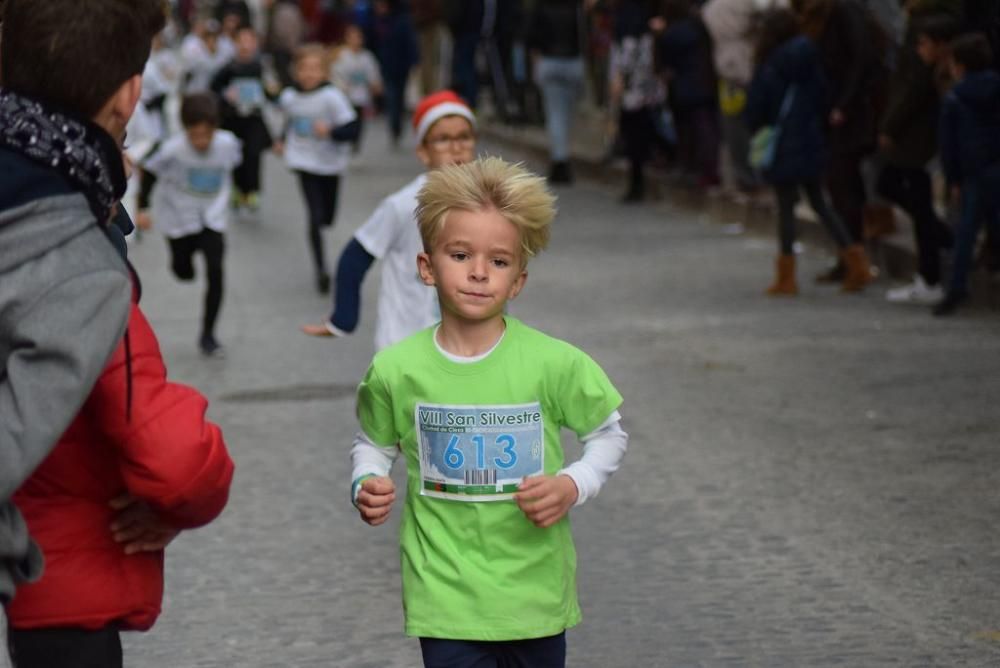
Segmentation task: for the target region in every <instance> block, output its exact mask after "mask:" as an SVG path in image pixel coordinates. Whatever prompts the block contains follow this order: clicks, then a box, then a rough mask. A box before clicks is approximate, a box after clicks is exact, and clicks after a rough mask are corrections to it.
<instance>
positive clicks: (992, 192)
mask: <svg viewBox="0 0 1000 668" xmlns="http://www.w3.org/2000/svg"><path fill="white" fill-rule="evenodd" d="M984 220H985V221H986V224H987V226H988V230H989V232H990V234H989V236H988V239H990V240H992V241H993V243H997V240H998V239H1000V164H996V165H993V166H990V167H987V168H986V169H984V170H983V172H982V174H981V176H980V177H979V178H978V179H975V180H974V181H968V182H966V183H963V184H962V215H961V218H959V221H958V228H957V229H956V230H955V250H954V255H953V259H952V268H951V278H950V280H949V281H948V293H949V294H951V295H955V296H965V295H966V294H968V291H969V272H970V271H972V261H973V257H972V256H973V253H974V251H975V249H976V240H977V239H978V237H979V230H980V228H981V227H982V225H983V221H984Z"/></svg>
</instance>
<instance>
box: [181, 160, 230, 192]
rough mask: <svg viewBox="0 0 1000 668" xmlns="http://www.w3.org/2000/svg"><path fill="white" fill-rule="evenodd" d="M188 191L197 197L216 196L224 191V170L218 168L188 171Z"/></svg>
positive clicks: (198, 168) (195, 168) (197, 168)
mask: <svg viewBox="0 0 1000 668" xmlns="http://www.w3.org/2000/svg"><path fill="white" fill-rule="evenodd" d="M187 189H188V192H191V193H193V194H195V195H200V196H208V195H215V194H216V193H218V192H219V191H220V190H222V170H221V169H220V168H218V167H191V168H190V169H188V170H187Z"/></svg>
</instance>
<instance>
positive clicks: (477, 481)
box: [465, 469, 497, 485]
mask: <svg viewBox="0 0 1000 668" xmlns="http://www.w3.org/2000/svg"><path fill="white" fill-rule="evenodd" d="M465 484H466V485H495V484H497V470H496V469H471V470H467V471H466V472H465Z"/></svg>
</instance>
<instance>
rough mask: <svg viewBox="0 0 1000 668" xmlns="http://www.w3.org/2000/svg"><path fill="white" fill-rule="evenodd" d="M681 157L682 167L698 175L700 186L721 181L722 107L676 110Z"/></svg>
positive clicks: (679, 156)
mask: <svg viewBox="0 0 1000 668" xmlns="http://www.w3.org/2000/svg"><path fill="white" fill-rule="evenodd" d="M674 119H675V121H676V123H677V157H678V160H679V161H680V164H681V168H682V169H684V171H686V172H687V173H688V174H694V175H697V176H698V181H699V185H702V186H708V185H715V184H717V183H718V182H719V142H720V128H719V110H718V107H717V106H715V105H712V106H704V107H698V108H695V109H683V110H681V109H678V110H675V111H674Z"/></svg>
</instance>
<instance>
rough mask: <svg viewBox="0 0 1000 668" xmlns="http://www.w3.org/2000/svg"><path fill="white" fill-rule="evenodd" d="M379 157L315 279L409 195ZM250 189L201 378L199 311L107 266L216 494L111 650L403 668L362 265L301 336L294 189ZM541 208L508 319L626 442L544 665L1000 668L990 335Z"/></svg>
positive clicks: (409, 658)
mask: <svg viewBox="0 0 1000 668" xmlns="http://www.w3.org/2000/svg"><path fill="white" fill-rule="evenodd" d="M384 135H385V132H384V129H383V128H382V127H381V126H374V127H371V128H370V129H369V134H368V136H367V137H366V149H365V152H364V154H363V155H362V156H361V158H360V159H359V161H358V162H357V164H356V165H355V166H354V167H353V168H352V170H351V171H350V172H349V173H348V174H347V175H346V177H345V179H344V181H343V182H342V185H341V193H342V199H341V202H340V208H339V213H338V216H337V223H336V225H335V226H334V228H333V229H332V230H331V233H330V234H328V238H327V248H328V250H329V253H330V256H331V258H332V260H334V261H335V259H336V257H337V255H339V251H340V249H341V248H342V247H343V245H344V243H345V242H346V241H347V240H348V239H349V238H350V235H351V233H352V232H353V230H354V229H355V228H356V227H357V226H358V225H360V224H361V223H362V222H363V221H364V220H365V218H366V217H367V215H368V213H369V212H371V211H372V210H373V208H374V206H375V205H376V203H377V202H378V201H379V200H380V199H381V198H382V197H383V196H385V195H386V194H388V193H389V192H391V191H393V190H395V189H397V188H399V187H400V186H402V185H403V184H405V183H406V182H407V181H409V180H410V179H411V178H412V176H413V175H415V174H416V173H417V172H418V170H419V163H418V162H417V160H416V158H415V157H414V156H413V154H412V150H411V149H409V148H401V149H399V150H398V151H396V152H393V151H391V150H390V149H389V148H388V147H387V143H386V139H385V137H384ZM485 150H486V151H488V152H490V153H493V154H500V155H503V156H504V157H508V158H515V159H520V158H521V157H523V156H520V155H519V154H518V153H517V151H516V150H513V149H511V148H509V147H504V146H502V145H499V144H490V145H487V146H486V147H485ZM529 164H530V165H531V166H533V167H534V168H536V169H538V170H543V169H544V165H542V164H540V163H534V162H530V161H529ZM266 168H267V170H266V172H267V173H266V186H265V196H264V206H263V209H262V211H261V213H260V216H259V218H258V219H242V220H238V221H237V220H234V221H233V222H232V224H231V226H230V230H229V232H228V233H227V263H228V265H227V271H228V275H227V286H226V290H227V292H226V298H225V303H224V306H223V312H222V316H221V324H220V330H219V334H220V340H221V341H222V343H223V344H224V345H225V346H226V349H227V356H226V358H225V359H224V360H216V359H209V360H205V359H203V358H201V357H200V356H199V354H198V349H197V346H196V337H197V333H198V332H197V329H198V327H197V321H198V317H199V308H200V298H201V284H200V283H199V285H198V287H195V286H191V285H183V284H179V283H176V282H175V281H174V280H173V278H172V277H171V276H170V275H169V272H168V268H167V261H166V244H165V243H164V241H163V240H162V239H161V238H158V237H157V236H156V235H154V234H148V233H147V234H146V235H145V236H144V238H143V239H141V240H140V241H138V242H136V243H133V244H132V245H131V247H130V254H131V257H132V259H133V261H134V263H135V264H136V266H137V267H138V270H139V272H140V274H141V276H142V278H143V285H144V293H143V305H144V309H145V311H146V312H147V314H148V315H149V317H150V319H151V321H152V323H153V326H154V327H155V329H156V331H157V333H158V335H159V337H160V341H161V345H162V348H163V351H164V355H165V357H166V359H167V362H168V367H169V370H170V373H171V375H172V377H173V378H174V379H175V380H178V381H181V382H185V383H188V384H192V385H195V386H197V387H198V388H200V389H201V390H202V391H203V392H205V393H206V394H207V395H208V396H209V398H210V399H211V401H212V404H211V408H210V415H211V417H212V418H213V419H214V420H215V421H217V422H218V423H219V424H220V425H221V426H222V427H223V429H224V432H225V435H226V440H227V442H228V444H229V447H230V450H231V453H232V455H233V458H234V459H235V461H236V465H237V472H236V479H235V482H234V487H233V493H232V496H231V499H230V503H229V507H228V508H227V510H226V511H225V513H224V514H223V516H222V517H221V518H220V519H219V520H218V521H217V522H216V523H214V524H212V525H210V526H209V527H207V528H205V529H201V530H198V531H194V532H191V533H190V534H186V535H182V536H181V538H179V539H178V540H177V541H176V542H175V543H174V544H173V545H172V546H171V547H170V548H169V550H168V555H167V596H166V600H165V606H164V613H163V615H162V617H161V618H160V620H159V621H158V622H157V624H156V626H155V627H154V628H153V630H152V631H150V632H149V633H146V634H126V636H125V643H126V646H125V652H126V664H127V665H133V666H142V667H143V668H186V667H195V666H240V667H248V668H249V667H258V666H259V667H264V666H344V667H348V668H361V667H371V668H409V667H413V666H419V665H420V654H419V647H418V643H417V641H416V640H415V639H410V638H406V637H404V635H403V632H402V625H403V615H402V607H401V603H400V582H399V558H398V547H397V540H396V531H397V528H398V524H397V521H398V515H399V513H398V509H397V510H396V511H394V514H393V519H392V520H391V521H390V522H389V523H388V524H387V525H385V526H382V527H379V528H371V527H369V526H367V525H365V524H363V523H362V522H361V521H360V520H359V519H358V518H357V515H356V512H355V511H354V509H353V508H352V506H351V505H350V503H349V501H348V492H349V487H350V462H349V456H348V455H349V449H350V446H351V440H352V437H353V434H354V432H355V430H356V428H357V425H356V420H355V417H354V388H355V386H356V384H357V382H358V380H359V379H360V377H361V375H362V373H363V372H364V370H365V368H366V367H367V364H368V361H369V360H370V357H371V354H372V351H373V345H372V325H373V316H374V312H375V309H374V306H375V297H376V294H377V277H378V274H377V269H378V265H376V266H375V268H374V269H373V271H372V273H371V274H370V278H369V280H368V282H367V283H366V285H365V289H364V301H363V307H362V326H361V327H360V328H359V331H358V332H357V333H356V334H355V335H354V336H353V337H350V338H348V339H343V340H317V339H310V338H307V337H306V336H304V335H302V334H301V333H299V331H298V327H299V326H300V325H301V324H304V323H306V322H314V321H319V320H321V319H322V318H323V317H325V316H326V315H327V314H328V312H329V300H328V299H327V298H326V297H324V296H321V295H318V294H317V293H316V291H315V289H314V286H313V276H312V273H311V269H310V266H309V263H308V256H307V251H306V242H305V225H304V223H303V216H304V214H303V209H302V205H301V201H300V196H299V192H298V189H297V187H296V184H295V183H294V182H293V179H292V177H291V176H290V175H289V173H288V172H287V171H286V170H285V168H284V167H283V165H282V164H280V162H279V161H277V160H275V159H274V158H273V157H269V159H268V160H267V164H266ZM557 193H558V195H559V197H560V200H559V207H560V214H559V217H558V219H557V221H556V223H555V227H554V230H553V240H552V244H551V248H550V250H549V251H547V252H545V253H543V254H541V255H540V256H539V257H538V258H537V259H536V260H534V261H533V263H532V264H531V265H529V273H530V278H529V280H528V284H527V287H526V289H525V291H524V293H523V294H522V296H521V297H519V298H518V300H517V301H516V302H515V303H514V304H513V306H512V309H511V312H512V313H513V314H514V315H516V316H517V317H519V318H521V319H523V320H525V321H526V322H527V323H529V324H531V325H533V326H535V327H537V328H539V329H542V330H543V331H547V332H549V333H551V334H553V335H555V336H557V337H559V338H563V339H566V340H568V341H570V342H572V343H574V344H575V345H577V346H579V347H581V348H583V349H584V350H586V351H587V352H588V353H590V354H591V355H592V356H593V357H594V358H595V359H597V360H598V362H600V363H601V365H602V366H603V367H604V368H605V370H606V371H607V372H608V374H609V376H610V377H611V379H612V380H613V381H614V382H615V384H616V385H617V387H618V388H619V390H620V391H621V393H622V394H623V396H624V397H625V403H624V405H623V408H622V414H623V416H624V420H623V423H622V424H623V427H624V428H625V430H626V431H628V432H629V433H630V435H631V442H630V450H629V454H628V456H627V457H626V461H625V465H624V467H623V468H622V470H621V471H619V472H618V473H617V474H616V476H615V477H614V478H613V479H612V480H611V482H610V483H609V484H608V487H607V488H606V489H605V491H604V492H603V493H602V494H601V496H600V497H599V498H597V499H596V500H594V501H592V502H590V503H588V504H587V505H586V506H584V507H583V508H581V509H579V510H578V511H574V513H573V525H574V531H575V535H576V539H577V548H578V554H579V590H580V601H581V605H582V607H583V612H584V621H583V623H582V624H581V625H580V626H579V627H577V628H575V629H573V630H571V631H570V632H569V634H568V641H569V662H568V663H569V665H570V666H573V667H574V668H618V667H630V666H643V667H645V666H665V667H671V668H681V667H683V668H694V667H696V666H702V667H706V668H714V667H723V666H734V667H735V666H762V667H765V666H766V667H769V668H770V667H784V666H788V667H805V666H856V667H873V666H942V667H949V666H996V665H1000V539H998V538H997V523H998V519H997V518H998V517H1000V498H998V495H997V489H998V487H1000V448H998V445H1000V417H998V415H1000V409H998V406H997V398H998V396H1000V394H998V388H1000V313H998V311H997V310H995V309H994V310H990V309H989V308H988V307H986V306H980V307H978V308H976V309H971V310H969V311H968V312H967V313H963V314H962V315H961V316H959V317H956V318H953V319H949V320H947V321H941V320H936V319H933V318H931V316H930V314H929V312H928V311H927V310H926V309H923V308H905V307H891V305H889V304H887V303H886V302H885V301H884V299H883V298H882V293H883V292H884V290H885V288H886V287H887V284H885V283H879V284H877V285H875V286H872V288H870V289H869V290H868V291H867V293H866V294H864V295H861V296H845V295H841V294H839V293H838V292H837V290H836V289H835V288H826V287H820V286H815V285H812V283H811V282H810V281H809V277H810V276H811V275H812V274H813V273H815V272H816V271H819V270H820V269H822V268H823V267H824V266H825V265H826V263H827V262H828V257H827V255H826V252H825V251H824V250H823V249H821V248H816V247H814V246H811V245H807V247H806V249H805V252H804V253H803V255H802V256H801V258H800V269H799V271H800V280H801V282H802V288H803V289H802V295H801V296H800V297H799V298H797V299H791V300H769V299H767V298H765V297H764V296H763V289H764V288H765V287H766V285H767V283H768V281H769V279H770V278H771V269H772V260H773V253H774V242H773V241H772V240H771V238H770V237H766V238H763V237H758V236H753V235H747V234H734V233H732V230H730V229H728V228H727V226H726V225H723V224H721V223H722V222H732V221H719V220H716V219H713V218H711V217H706V216H701V215H698V214H697V213H692V211H691V210H690V209H689V208H680V207H674V206H672V205H671V204H670V201H669V197H668V198H667V199H664V200H662V201H660V202H658V203H655V204H648V205H644V206H639V207H633V208H626V207H624V206H622V205H620V204H619V203H618V201H617V196H618V194H619V192H618V189H617V187H615V188H611V187H609V186H606V185H601V184H598V183H591V182H588V181H586V180H582V181H578V182H577V184H576V185H574V186H573V187H571V188H566V189H561V190H558V191H557ZM199 270H200V268H199ZM995 289H996V290H1000V286H997V287H995ZM569 436H571V435H567V437H566V438H565V439H564V445H565V446H566V447H567V449H568V450H569V451H570V453H571V454H570V457H569V458H570V459H571V460H572V459H575V458H576V457H577V456H578V454H579V452H580V449H579V447H578V446H577V444H576V443H575V442H574V440H573V439H572V438H569ZM402 473H403V471H402V470H401V467H400V466H399V465H397V470H396V471H395V478H396V480H397V484H403V482H404V479H403V476H402Z"/></svg>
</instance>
